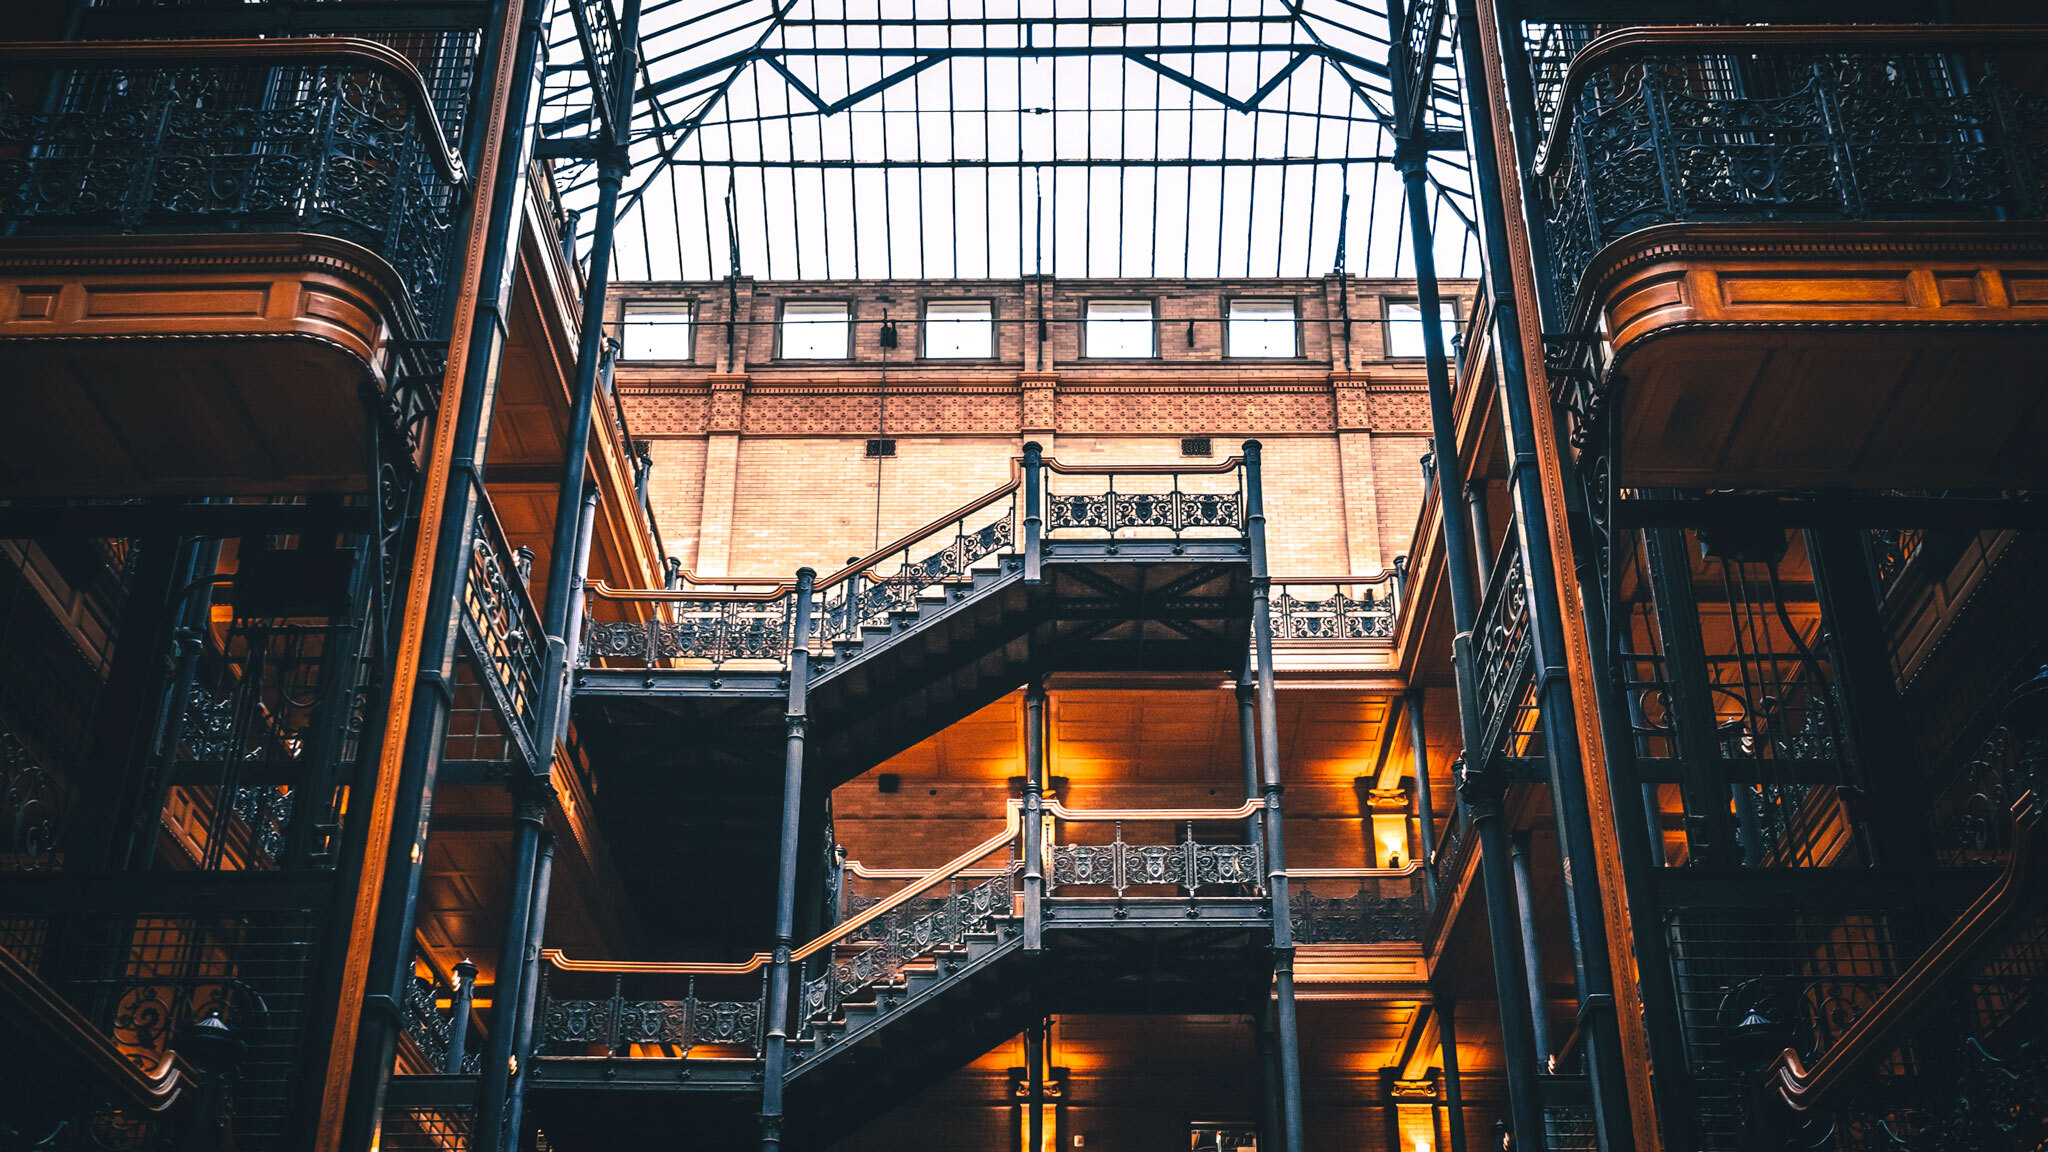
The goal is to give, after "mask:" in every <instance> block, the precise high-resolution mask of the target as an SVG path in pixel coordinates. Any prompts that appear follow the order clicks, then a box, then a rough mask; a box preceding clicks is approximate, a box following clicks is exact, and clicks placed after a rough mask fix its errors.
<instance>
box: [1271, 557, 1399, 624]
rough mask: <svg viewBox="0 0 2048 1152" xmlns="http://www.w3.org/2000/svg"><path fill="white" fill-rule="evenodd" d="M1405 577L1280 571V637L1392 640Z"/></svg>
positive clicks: (1276, 603)
mask: <svg viewBox="0 0 2048 1152" xmlns="http://www.w3.org/2000/svg"><path fill="white" fill-rule="evenodd" d="M1400 588H1401V585H1400V582H1399V581H1398V580H1397V579H1396V578H1395V574H1394V573H1393V572H1391V571H1388V572H1382V573H1380V574H1379V575H1377V576H1284V577H1283V576H1276V577H1274V578H1273V594H1272V599H1271V601H1270V603H1271V604H1272V613H1273V639H1275V640H1392V639H1393V638H1394V621H1395V618H1396V617H1397V616H1398V615H1399V614H1400V607H1401V605H1400V598H1399V593H1400Z"/></svg>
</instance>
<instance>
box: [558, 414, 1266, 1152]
mask: <svg viewBox="0 0 2048 1152" xmlns="http://www.w3.org/2000/svg"><path fill="white" fill-rule="evenodd" d="M1257 484H1258V469H1257V463H1256V456H1253V457H1252V460H1251V464H1250V466H1249V467H1247V463H1246V461H1245V460H1243V459H1237V458H1233V459H1231V460H1227V461H1224V462H1222V463H1221V464H1218V465H1213V466H1205V467H1199V468H1173V467H1147V468H1131V469H1117V470H1109V469H1094V468H1078V467H1068V466H1064V465H1061V464H1060V463H1059V462H1057V461H1052V460H1040V459H1039V458H1038V456H1037V453H1036V451H1035V446H1034V447H1032V448H1029V449H1027V453H1026V456H1025V458H1024V459H1023V460H1022V461H1020V462H1019V465H1018V467H1017V468H1016V469H1015V470H1014V471H1013V475H1012V477H1011V479H1010V481H1009V482H1008V483H1006V484H1004V485H1002V486H1000V487H998V488H996V489H995V490H993V491H991V492H989V493H986V494H984V495H983V496H981V497H978V498H976V499H975V500H972V501H969V502H968V503H967V504H965V505H963V506H962V507H960V508H958V509H956V510H954V511H952V512H949V513H948V514H947V515H945V516H943V517H940V518H938V519H937V520H935V521H933V522H932V523H931V524H928V525H926V526H925V527H922V528H920V529H918V530H916V531H914V532H912V533H909V534H907V535H905V536H903V537H901V538H899V539H897V540H895V541H892V542H891V543H890V544H888V545H886V546H885V547H883V548H880V549H877V550H876V551H875V552H874V553H872V554H870V555H868V556H866V557H862V558H860V559H858V560H855V561H853V562H852V563H850V564H848V565H847V566H845V567H844V568H841V569H839V570H837V571H835V572H832V573H830V574H828V575H826V576H824V577H823V578H820V579H816V580H815V581H813V580H812V579H811V577H810V574H809V573H808V572H806V573H803V574H800V575H799V576H798V577H797V578H796V579H793V580H792V579H787V578H775V577H771V578H761V579H750V578H740V577H721V578H717V579H715V580H714V579H710V578H696V577H686V578H685V581H684V586H682V587H679V588H673V589H649V590H642V591H621V590H614V589H609V588H606V587H603V586H602V585H599V586H597V587H596V588H594V589H593V590H592V591H593V595H592V597H591V603H592V605H593V607H594V608H595V609H596V610H595V611H593V612H592V613H591V618H589V619H586V621H585V623H584V626H583V631H582V642H581V651H580V653H579V660H578V666H577V669H576V672H575V674H574V686H575V703H574V707H575V717H576V723H577V731H578V734H579V737H580V739H581V740H582V742H583V744H584V746H585V747H586V748H587V749H588V750H589V754H590V757H591V760H592V763H593V765H594V768H595V771H596V772H597V774H598V776H599V777H600V779H601V780H602V782H603V784H602V788H601V790H600V792H599V804H598V819H599V823H600V824H601V825H608V827H607V828H606V832H607V837H608V839H609V840H610V842H611V844H612V846H613V851H614V855H615V856H616V857H618V860H619V865H620V868H619V871H620V873H621V874H622V875H625V876H627V877H629V878H633V880H632V881H631V882H632V883H633V884H634V885H635V888H634V890H633V891H632V892H631V893H629V895H630V897H631V898H632V899H633V901H634V903H635V904H636V905H637V906H638V911H639V912H640V914H641V918H642V920H643V922H645V923H648V924H651V925H657V926H658V925H664V924H666V925H673V926H674V927H672V928H671V929H669V930H670V931H672V932H673V933H674V935H673V937H672V938H670V939H666V940H656V941H654V942H653V943H654V946H656V947H661V948H663V949H664V950H669V951H671V952H681V951H684V950H688V951H690V952H694V953H695V954H697V955H703V954H705V951H706V949H707V948H713V949H715V948H716V947H717V946H718V944H719V943H720V942H724V943H726V944H728V945H730V944H731V943H733V942H736V941H738V940H746V941H747V942H748V943H749V944H758V942H759V941H760V940H762V939H765V938H767V935H768V934H767V933H766V932H764V931H761V930H760V928H761V925H758V924H753V923H740V921H741V920H742V919H744V916H743V915H741V914H739V913H738V911H737V910H740V909H746V910H751V911H752V912H753V914H754V915H756V916H758V914H759V910H760V909H765V908H769V907H772V906H773V896H774V893H773V880H774V875H775V864H774V861H773V859H772V858H770V856H769V854H768V853H767V852H766V851H764V849H772V847H773V845H774V842H775V837H774V836H773V834H772V832H769V831H767V830H768V829H769V828H771V827H772V825H773V823H774V822H775V821H777V820H778V819H779V817H778V815H777V813H778V810H779V787H780V783H781V776H782V758H783V745H784V741H785V740H786V739H787V734H788V727H787V726H786V724H785V719H784V717H785V713H786V711H787V710H788V709H789V708H790V707H791V706H792V701H793V699H794V697H793V696H792V693H791V679H792V675H793V666H795V667H804V665H807V671H806V674H805V676H804V685H803V687H804V689H805V693H804V696H805V697H806V700H805V705H806V707H805V711H806V714H807V716H808V720H809V724H808V732H807V736H806V739H805V745H804V782H805V789H806V819H813V818H814V814H813V811H812V810H813V809H814V808H817V809H821V808H822V798H823V797H824V796H825V795H827V794H829V791H830V789H831V788H832V787H833V786H836V785H838V784H840V783H844V782H845V781H847V780H850V779H852V778H853V777H855V776H858V775H859V774H860V773H862V772H864V771H866V770H867V769H869V768H870V767H872V766H873V765H875V764H878V763H881V762H883V761H884V760H886V759H887V758H888V757H890V756H892V755H894V754H896V753H897V752H900V751H902V750H903V749H905V748H908V747H910V746H912V745H914V744H916V743H917V742H918V741H920V740H923V739H925V738H926V737H928V736H930V735H932V734H934V733H936V732H938V731H940V730H942V729H944V728H945V727H947V726H948V725H950V724H952V723H954V722H955V721H957V720H959V719H962V718H964V717H965V716H967V715H969V714H971V713H972V712H974V711H976V710H978V709H980V708H983V707H986V706H987V705H988V704H991V703H993V702H994V701H996V700H998V699H1000V698H1001V697H1003V696H1004V695H1005V694H1007V693H1009V692H1011V691H1014V690H1016V689H1017V688H1019V687H1021V686H1022V685H1024V684H1025V683H1027V682H1028V681H1029V680H1030V679H1031V678H1032V677H1035V676H1040V675H1044V674H1047V673H1051V672H1057V671H1067V670H1128V671H1136V670H1155V669H1156V670H1176V671H1201V672H1205V673H1212V674H1213V673H1225V674H1235V673H1238V672H1239V671H1240V670H1241V669H1242V667H1243V664H1244V660H1245V656H1246V652H1247V649H1248V648H1249V639H1250V637H1249V630H1250V629H1249V626H1250V615H1251V605H1252V597H1251V579H1252V571H1253V563H1254V558H1253V547H1254V543H1253V541H1254V535H1253V533H1252V531H1251V524H1250V520H1251V514H1252V511H1253V509H1255V508H1256V507H1257V497H1256V492H1257ZM806 597H807V599H806ZM600 617H602V618H600ZM616 617H625V618H624V619H620V618H616ZM803 620H808V621H809V623H808V625H807V630H806V631H805V632H803V633H802V635H801V636H799V634H798V625H799V621H803ZM799 646H800V647H801V648H802V650H803V651H804V653H805V655H806V660H805V662H804V664H798V663H797V662H796V661H795V660H794V659H793V657H792V650H793V649H796V648H798V647H799ZM685 807H688V808H693V809H694V810H695V811H697V812H698V813H699V814H700V816H699V819H698V820H697V822H696V823H695V824H694V825H693V832H692V836H691V837H689V838H688V839H689V840H690V841H691V843H690V844H689V845H684V846H681V847H680V848H679V846H678V844H677V840H678V838H677V837H675V836H674V835H673V829H674V827H675V825H674V823H673V817H672V815H671V813H673V812H674V811H676V810H678V809H679V808H685ZM1049 807H1050V808H1051V809H1053V810H1054V812H1055V814H1056V815H1059V816H1060V817H1061V818H1062V819H1063V820H1064V821H1065V822H1066V823H1065V826H1066V827H1069V828H1080V829H1084V830H1085V829H1089V828H1097V827H1101V826H1103V825H1106V824H1112V823H1113V824H1114V825H1115V832H1114V836H1113V838H1111V839H1107V840H1106V841H1105V840H1104V839H1103V838H1102V837H1101V836H1096V837H1095V838H1094V842H1088V843H1077V844H1072V845H1049V846H1047V847H1046V848H1045V849H1044V852H1045V856H1046V858H1045V879H1044V881H1043V882H1042V885H1041V882H1039V881H1036V880H1033V881H1031V882H1029V884H1027V883H1026V882H1024V881H1023V880H1021V879H1020V875H1021V873H1020V871H1019V866H1018V865H1017V864H1016V861H1017V860H1018V859H1019V858H1021V857H1022V856H1023V855H1024V853H1023V852H1022V850H1021V849H1022V847H1023V844H1022V835H1021V832H1022V829H1023V827H1024V825H1025V822H1024V821H1023V819H1022V818H1021V812H1020V811H1019V809H1018V808H1017V806H1015V805H1012V807H1011V810H1010V812H1009V814H1008V819H1007V821H1006V823H1005V827H1004V830H1003V831H1002V832H1001V833H999V834H998V835H996V836H994V837H992V838H991V839H990V840H988V841H986V842H984V843H983V844H981V845H979V846H977V847H976V848H974V849H972V850H970V851H969V852H968V853H966V854H964V855H963V856H961V857H959V858H957V859H955V860H954V861H952V862H950V863H948V864H946V865H944V866H942V867H940V868H938V869H935V870H933V871H931V872H929V873H925V874H923V875H921V876H916V877H911V878H909V883H908V884H906V885H904V886H903V887H901V888H899V889H897V890H896V891H894V892H893V893H892V894H890V895H888V896H887V897H885V898H883V899H881V900H880V901H879V902H877V903H875V904H874V905H873V906H871V907H868V908H866V909H864V910H861V911H859V912H858V914H856V915H853V916H851V917H849V918H847V919H846V920H845V921H844V922H843V923H840V924H838V925H837V926H835V927H832V928H830V929H829V930H827V931H826V932H824V933H823V934H821V935H820V936H818V937H817V938H815V939H813V940H812V941H810V942H809V943H806V944H804V945H803V946H802V947H799V948H797V949H796V950H795V952H794V954H793V957H792V965H793V968H792V977H793V982H794V984H795V987H794V988H793V1000H794V1011H793V1013H792V1015H793V1020H792V1024H791V1027H790V1031H789V1036H790V1039H789V1043H788V1048H787V1060H788V1067H787V1072H786V1075H785V1076H784V1080H783V1084H784V1089H785V1098H786V1104H787V1108H786V1115H787V1126H786V1128H785V1130H784V1139H785V1143H786V1144H787V1145H788V1146H790V1147H797V1148H805V1147H822V1146H823V1145H825V1144H826V1143H828V1142H829V1141H830V1139H832V1138H834V1137H836V1136H838V1135H842V1134H844V1133H845V1132H846V1131H848V1130H850V1128H851V1127H852V1126H855V1125H857V1124H859V1123H860V1122H862V1121H863V1120H864V1119H866V1118H867V1117H869V1116H872V1115H874V1114H876V1113H878V1112H880V1111H882V1110H884V1109H886V1108H888V1107H891V1106H893V1105H894V1104H895V1103H897V1102H900V1101H901V1100H902V1099H904V1098H906V1097H907V1095H908V1094H910V1093H912V1092H915V1091H916V1090H918V1089H919V1088H920V1087H922V1086H924V1085H925V1084H928V1083H931V1082H933V1081H935V1080H936V1079H937V1078H939V1077H941V1076H943V1075H945V1074H946V1073H948V1072H950V1071H952V1070H953V1069H955V1068H958V1067H960V1066H961V1065H962V1064H964V1063H966V1062H968V1061H970V1060H972V1059H974V1058H975V1057H977V1056H979V1055H981V1054H982V1053H984V1052H986V1051H988V1050H989V1049H990V1048H991V1047H993V1046H994V1045H996V1044H998V1043H1001V1042H1002V1041H1004V1040H1006V1039H1008V1038H1009V1037H1011V1036H1014V1035H1016V1034H1017V1032H1019V1031H1020V1030H1021V1029H1022V1028H1024V1027H1025V1026H1026V1025H1027V1024H1028V1023H1029V1022H1030V1020H1031V1019H1033V1018H1034V1017H1036V1016H1039V1015H1042V1014H1044V1013H1046V1012H1051V1011H1091V1010H1092V1011H1101V1010H1117V1011H1126V1010H1132V1009H1134V1008H1135V1009H1138V1010H1146V1009H1149V1010H1156V1011H1187V1010H1193V1009H1199V1010H1203V1011H1219V1010H1221V1011H1230V1010H1242V1011H1249V1010H1250V1009H1251V1008H1252V1006H1254V1005H1256V1004H1258V1003H1262V1002H1263V1001H1264V999H1265V997H1266V995H1267V992H1268V988H1269V983H1270V979H1271V960H1270V956H1269V954H1268V945H1269V943H1270V940H1271V929H1272V920H1271V912H1270V909H1269V906H1268V902H1267V900H1266V898H1265V893H1264V888H1263V882H1262V878H1261V875H1260V873H1261V870H1262V866H1261V864H1260V861H1259V857H1258V850H1257V848H1256V847H1254V846H1253V845H1250V844H1246V843H1243V842H1242V841H1243V839H1244V835H1243V830H1244V828H1245V821H1246V819H1247V817H1249V816H1250V815H1251V814H1252V813H1253V811H1254V810H1255V808H1254V806H1253V805H1249V804H1248V805H1246V806H1244V807H1241V808H1237V809H1228V810H1221V811H1127V812H1116V813H1092V814H1091V813H1081V812H1067V811H1065V810H1063V809H1059V808H1058V806H1057V805H1056V804H1055V805H1050V806H1049ZM707 812H708V813H715V814H716V815H717V817H718V818H719V819H714V820H705V819H703V818H702V814H703V813H707ZM719 820H722V821H723V822H724V825H725V826H727V827H729V828H730V829H731V831H729V832H728V833H727V834H726V835H725V836H724V838H722V839H721V838H719V836H717V835H716V834H715V833H707V832H702V831H700V829H702V828H703V827H705V826H706V825H714V826H715V825H717V824H718V823H719ZM1197 825H1202V826H1204V827H1213V826H1216V825H1221V828H1220V829H1219V830H1217V831H1216V832H1214V833H1212V834H1205V838H1204V839H1201V840H1198V839H1197V837H1196V834H1195V828H1196V826H1197ZM663 826H666V827H667V828H668V829H669V830H670V831H669V834H668V835H662V834H660V833H659V832H658V831H657V829H659V828H661V827H663ZM1126 826H1129V827H1131V828H1133V829H1148V830H1149V829H1154V828H1160V827H1164V828H1166V829H1168V830H1169V831H1168V832H1167V835H1166V836H1164V837H1155V838H1154V839H1153V842H1151V843H1127V842H1126V841H1125V838H1124V829H1125V828H1126ZM820 828H821V826H820ZM1160 841H1164V842H1160ZM805 842H808V841H805ZM998 857H999V858H998ZM1027 889H1028V890H1027ZM1105 889H1107V890H1108V892H1107V893H1105V891H1104V890H1105ZM721 901H722V904H720V903H719V902H721ZM1033 901H1036V905H1035V909H1036V911H1037V915H1038V917H1039V918H1040V919H1041V920H1042V923H1043V931H1042V933H1041V934H1040V935H1039V936H1038V938H1036V939H1032V938H1029V936H1028V934H1027V933H1026V932H1025V930H1024V927H1023V924H1024V914H1025V912H1026V910H1027V906H1030V905H1031V904H1032V902H1033ZM721 908H723V909H727V910H729V911H724V912H721V910H720V909H721ZM656 931H657V932H658V931H659V929H658V928H657V930H656ZM720 931H723V932H724V933H725V935H724V936H722V937H720V936H716V935H715V934H716V933H718V932H720ZM728 954H730V951H729V952H728ZM770 968H771V963H770V958H769V956H768V955H767V954H765V953H756V954H755V955H753V956H751V957H749V958H748V959H746V960H742V961H734V962H729V963H667V962H657V963H645V962H642V963H617V962H604V961H583V960H577V959H572V958H569V957H566V956H563V955H561V954H559V953H550V954H549V956H548V964H547V976H546V983H545V985H544V987H543V991H542V997H543V1001H542V1013H541V1021H540V1024H539V1027H538V1029H537V1032H538V1036H537V1040H538V1045H537V1047H536V1050H535V1060H534V1067H533V1070H532V1077H531V1081H530V1085H531V1086H530V1089H529V1091H530V1101H531V1102H530V1108H531V1111H532V1115H533V1117H534V1119H535V1120H536V1122H538V1123H539V1124H540V1126H541V1128H542V1129H543V1130H544V1131H546V1132H547V1133H548V1136H549V1139H550V1141H551V1142H552V1144H553V1146H554V1147H557V1148H561V1149H564V1150H565V1152H576V1150H578V1149H582V1148H591V1149H597V1148H610V1147H618V1146H627V1145H630V1144H632V1143H633V1142H634V1138H635V1137H636V1136H640V1137H645V1138H646V1139H647V1140H649V1141H653V1140H664V1141H672V1140H673V1137H674V1135H675V1134H676V1133H677V1132H679V1131H689V1132H691V1133H693V1134H695V1136H696V1139H697V1142H698V1143H699V1145H700V1146H724V1145H725V1144H728V1143H729V1144H731V1145H732V1146H735V1147H739V1146H749V1145H751V1144H752V1143H754V1142H755V1141H757V1140H758V1131H757V1129H756V1127H755V1121H754V1113H755V1112H756V1111H757V1110H758V1109H759V1106H760V1102H761V1092H762V1089H763V1082H762V1078H763V1076H764V1074H765V1072H764V1061H763V1053H764V1050H765V1048H766V1043H765V1041H766V1033H767V1028H766V1023H765V1016H766V1006H767V995H766V988H767V974H768V972H769V971H770ZM599 1117H601V1119H599Z"/></svg>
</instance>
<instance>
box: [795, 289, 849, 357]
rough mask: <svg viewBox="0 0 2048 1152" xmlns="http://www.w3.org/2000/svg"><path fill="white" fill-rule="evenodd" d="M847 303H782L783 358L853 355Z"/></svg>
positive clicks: (805, 301)
mask: <svg viewBox="0 0 2048 1152" xmlns="http://www.w3.org/2000/svg"><path fill="white" fill-rule="evenodd" d="M852 327H853V326H852V325H851V324H849V323H848V322H847V314H846V305H845V304H844V303H842V302H839V301H831V302H819V301H811V300H804V301H797V300H792V301H790V302H788V303H786V304H784V305H783V306H782V358H783V359H785V360H844V359H846V358H847V357H848V356H849V355H851V354H852V353H851V349H852V347H853V345H852V343H851V342H850V341H849V339H848V336H849V335H850V333H851V329H852Z"/></svg>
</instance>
